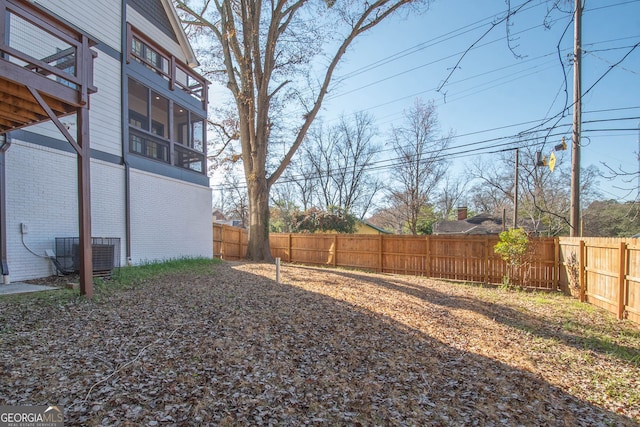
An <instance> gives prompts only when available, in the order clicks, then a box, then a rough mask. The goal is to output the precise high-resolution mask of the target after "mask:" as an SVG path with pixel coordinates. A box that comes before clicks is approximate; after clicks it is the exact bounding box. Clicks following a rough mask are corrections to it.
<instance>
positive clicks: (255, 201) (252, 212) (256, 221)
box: [246, 177, 273, 262]
mask: <svg viewBox="0 0 640 427" xmlns="http://www.w3.org/2000/svg"><path fill="white" fill-rule="evenodd" d="M247 191H248V193H249V246H248V248H247V257H246V258H247V259H249V260H252V261H266V262H271V261H273V256H272V255H271V249H270V248H269V186H268V184H267V180H266V178H264V177H262V178H261V177H255V178H254V179H252V180H251V181H249V182H248V185H247Z"/></svg>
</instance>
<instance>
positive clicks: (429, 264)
mask: <svg viewBox="0 0 640 427" xmlns="http://www.w3.org/2000/svg"><path fill="white" fill-rule="evenodd" d="M425 237H426V239H427V277H431V236H429V235H428V234H427V235H426V236H425Z"/></svg>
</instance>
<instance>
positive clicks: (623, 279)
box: [617, 242, 627, 320]
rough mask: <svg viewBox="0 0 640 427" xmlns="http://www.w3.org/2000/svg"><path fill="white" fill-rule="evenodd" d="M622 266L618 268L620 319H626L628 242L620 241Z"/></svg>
mask: <svg viewBox="0 0 640 427" xmlns="http://www.w3.org/2000/svg"><path fill="white" fill-rule="evenodd" d="M619 256H620V267H619V268H618V301H617V303H618V313H617V315H618V320H622V319H624V312H625V303H626V298H625V295H626V283H627V243H626V242H620V254H619Z"/></svg>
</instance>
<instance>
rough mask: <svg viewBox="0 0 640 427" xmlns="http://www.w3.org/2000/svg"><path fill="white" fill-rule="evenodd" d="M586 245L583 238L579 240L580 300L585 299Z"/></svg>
mask: <svg viewBox="0 0 640 427" xmlns="http://www.w3.org/2000/svg"><path fill="white" fill-rule="evenodd" d="M585 252H586V246H585V244H584V240H580V247H579V249H578V270H579V274H580V276H579V277H580V302H585V301H586V300H587V280H586V277H585V276H586V271H585V268H586V265H585V261H586V260H585V258H586V253H585Z"/></svg>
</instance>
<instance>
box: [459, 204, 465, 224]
mask: <svg viewBox="0 0 640 427" xmlns="http://www.w3.org/2000/svg"><path fill="white" fill-rule="evenodd" d="M465 219H467V207H466V206H463V207H459V208H458V221H464V220H465Z"/></svg>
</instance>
